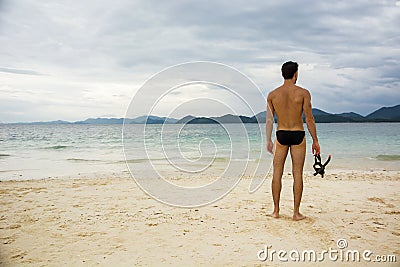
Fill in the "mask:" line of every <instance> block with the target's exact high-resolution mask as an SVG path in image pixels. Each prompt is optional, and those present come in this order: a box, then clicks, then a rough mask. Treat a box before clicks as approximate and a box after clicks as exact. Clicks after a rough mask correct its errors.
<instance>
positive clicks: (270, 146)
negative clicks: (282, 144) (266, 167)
mask: <svg viewBox="0 0 400 267" xmlns="http://www.w3.org/2000/svg"><path fill="white" fill-rule="evenodd" d="M273 149H274V143H273V142H272V140H269V141H267V150H268V152H269V153H271V154H272V153H273Z"/></svg>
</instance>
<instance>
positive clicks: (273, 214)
mask: <svg viewBox="0 0 400 267" xmlns="http://www.w3.org/2000/svg"><path fill="white" fill-rule="evenodd" d="M271 217H272V218H275V219H279V212H273V213H272V214H271Z"/></svg>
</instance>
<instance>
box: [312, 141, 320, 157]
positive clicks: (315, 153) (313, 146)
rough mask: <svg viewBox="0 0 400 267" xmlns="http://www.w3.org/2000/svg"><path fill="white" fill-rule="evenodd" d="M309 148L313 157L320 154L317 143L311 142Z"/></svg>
mask: <svg viewBox="0 0 400 267" xmlns="http://www.w3.org/2000/svg"><path fill="white" fill-rule="evenodd" d="M311 148H312V153H313V155H319V154H320V153H321V148H320V147H319V143H318V141H315V142H313V144H312V147H311Z"/></svg>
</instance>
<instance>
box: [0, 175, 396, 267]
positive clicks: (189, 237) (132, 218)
mask: <svg viewBox="0 0 400 267" xmlns="http://www.w3.org/2000/svg"><path fill="white" fill-rule="evenodd" d="M332 171H333V170H330V172H329V173H328V174H327V176H326V178H320V176H317V177H318V178H317V177H314V176H312V174H310V173H308V172H305V178H304V193H303V201H302V205H301V211H302V213H304V214H305V215H306V216H307V218H306V219H305V220H303V221H299V222H294V221H292V220H291V215H292V214H291V212H292V205H293V203H292V192H291V181H292V179H291V176H290V175H288V172H286V171H285V174H284V177H283V180H282V183H283V190H282V195H281V205H282V207H281V218H280V219H273V218H271V217H269V216H268V215H269V213H270V212H271V211H272V196H271V192H270V180H267V181H265V182H264V184H263V185H262V187H261V188H260V189H259V190H258V191H256V192H255V193H253V194H249V193H248V185H249V181H250V179H248V177H244V178H242V180H241V181H240V182H239V184H238V186H237V187H235V188H234V189H233V190H232V191H231V192H230V193H229V194H228V195H227V196H225V197H224V198H222V199H221V200H219V201H217V202H215V203H212V204H211V205H208V206H204V207H199V208H191V209H188V208H176V207H171V206H167V205H164V204H161V203H159V202H158V201H156V200H154V199H152V198H151V197H149V196H148V195H146V194H145V193H144V192H143V191H141V190H140V189H139V188H138V186H137V185H136V184H135V182H134V181H133V180H132V179H131V178H129V177H109V178H87V179H85V178H83V179H82V178H77V179H43V180H25V181H3V182H1V183H0V184H1V186H2V187H1V194H0V203H1V205H0V207H1V208H0V210H1V213H0V214H1V215H0V229H1V232H0V241H1V242H0V265H4V266H15V265H18V266H21V265H22V266H30V265H34V266H38V265H52V266H54V265H68V266H81V265H87V264H89V265H96V264H99V265H102V266H111V265H116V264H117V265H120V266H131V265H135V264H136V265H151V266H154V265H161V264H162V265H165V264H168V265H180V266H182V265H185V266H198V265H211V266H222V265H228V266H236V265H246V266H248V265H250V266H257V265H265V264H268V265H279V264H280V262H279V261H277V260H276V261H273V262H270V261H269V260H268V261H266V262H262V261H260V260H258V259H257V252H258V251H259V250H262V249H263V248H264V245H268V246H271V248H272V249H277V250H279V249H285V250H287V251H289V250H291V249H314V250H318V251H321V250H323V249H328V248H329V247H332V248H336V241H337V240H338V239H341V238H344V239H346V240H347V242H348V248H349V249H360V250H365V249H369V250H372V251H373V252H374V254H375V255H376V254H379V255H386V254H394V255H397V261H399V260H400V259H399V258H398V257H399V256H400V241H399V237H400V226H399V223H398V221H399V219H400V210H399V209H398V207H399V206H400V200H399V198H398V190H397V188H399V186H400V172H399V171H395V172H385V171H374V172H360V171H347V172H335V173H333V172H332ZM335 177H337V178H335ZM210 179H213V177H205V178H204V181H208V180H210ZM189 182H190V181H189ZM325 263H327V264H329V263H331V262H330V261H328V260H326V261H325ZM309 264H311V263H309ZM336 264H337V263H336ZM349 264H350V263H349Z"/></svg>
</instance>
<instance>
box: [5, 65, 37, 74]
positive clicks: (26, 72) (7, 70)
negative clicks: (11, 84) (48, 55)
mask: <svg viewBox="0 0 400 267" xmlns="http://www.w3.org/2000/svg"><path fill="white" fill-rule="evenodd" d="M0 72H6V73H14V74H25V75H43V74H41V73H39V72H36V71H33V70H21V69H10V68H1V67H0Z"/></svg>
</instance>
